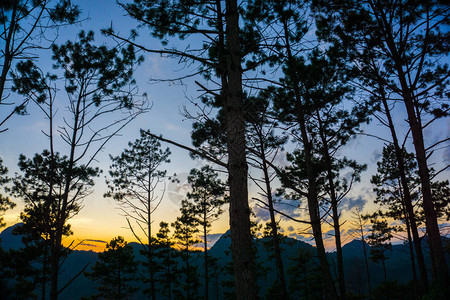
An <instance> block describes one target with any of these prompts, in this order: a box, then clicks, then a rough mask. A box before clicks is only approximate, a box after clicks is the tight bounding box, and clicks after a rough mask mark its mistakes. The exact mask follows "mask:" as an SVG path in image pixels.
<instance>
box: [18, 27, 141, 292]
mask: <svg viewBox="0 0 450 300" xmlns="http://www.w3.org/2000/svg"><path fill="white" fill-rule="evenodd" d="M78 39H79V40H78V41H77V42H70V41H69V42H67V43H66V44H64V45H61V46H58V45H53V46H52V50H53V60H54V61H55V65H54V68H55V69H56V70H59V71H61V72H62V73H63V76H64V79H65V80H64V89H65V92H66V94H67V100H68V103H67V111H66V113H67V115H65V116H64V118H63V121H64V123H63V124H60V126H59V127H58V133H59V137H60V138H61V140H62V141H63V142H65V143H66V145H67V146H68V150H67V152H65V153H67V166H66V167H65V168H64V174H62V175H61V176H63V177H64V186H63V190H62V191H61V199H60V203H59V204H58V205H59V210H58V214H57V215H56V216H57V219H56V220H55V240H54V242H53V243H52V245H51V256H50V264H51V270H52V275H51V289H50V298H51V299H52V300H55V299H57V297H58V294H59V293H60V292H61V290H60V289H59V288H58V275H59V269H60V267H61V266H60V257H61V254H62V253H63V252H64V249H63V247H62V244H61V242H62V236H63V232H64V227H65V225H66V222H67V220H68V218H69V217H70V212H71V210H70V208H71V207H72V206H74V205H78V203H79V202H77V200H78V198H77V196H78V193H77V191H76V190H75V191H74V189H73V187H76V186H77V184H78V183H79V182H80V178H79V177H77V171H76V168H77V164H78V165H80V164H81V162H84V164H83V166H85V167H86V168H88V167H90V165H92V164H93V163H94V162H95V158H96V156H97V154H98V153H99V152H100V151H101V150H102V149H103V147H104V145H105V144H106V143H107V142H108V141H109V140H110V139H111V138H112V137H113V136H115V135H116V134H117V133H118V132H119V131H120V130H121V129H122V128H123V127H124V126H126V125H127V124H128V123H129V122H131V121H132V120H133V119H134V118H136V117H137V116H138V115H139V114H140V113H142V112H144V111H146V109H147V107H146V105H145V104H146V103H145V102H141V101H140V100H138V99H137V98H136V93H137V91H136V89H135V86H134V80H133V79H132V74H133V67H134V65H135V63H136V61H138V59H137V58H136V56H135V54H134V49H133V48H132V47H131V46H130V47H129V48H127V49H122V51H121V52H120V53H119V50H117V49H108V48H107V47H106V46H99V47H97V46H94V45H93V42H94V34H93V33H92V32H88V33H86V32H84V31H82V32H81V33H80V34H79V35H78ZM57 79H58V76H56V75H50V74H47V75H44V74H43V72H42V71H41V70H40V69H39V68H38V67H37V66H36V65H35V64H34V63H33V62H32V61H30V60H28V61H25V62H21V63H19V64H18V72H17V73H16V74H14V76H13V80H14V91H16V92H18V93H19V94H22V95H24V96H25V97H28V98H30V99H36V102H39V103H40V108H41V109H42V111H43V112H44V114H45V116H46V117H47V118H48V120H49V130H48V131H47V132H45V134H46V136H47V137H49V140H50V149H49V152H50V162H51V163H50V172H52V173H53V174H54V175H53V176H55V177H57V176H58V175H57V172H59V170H58V169H57V168H56V167H55V166H54V163H53V161H54V160H55V157H56V153H55V150H54V140H55V138H56V133H55V132H54V115H55V111H56V110H57V108H56V107H55V101H54V100H55V92H56V90H55V89H54V88H52V87H51V86H52V85H53V83H55V81H57ZM37 100H39V101H37ZM63 103H64V102H63ZM120 112H122V113H123V114H120ZM53 176H50V180H51V179H52V177H53ZM52 185H53V184H52V183H51V184H50V186H52ZM49 192H51V193H53V190H52V189H50V190H49ZM48 197H53V196H52V195H49V196H48Z"/></svg>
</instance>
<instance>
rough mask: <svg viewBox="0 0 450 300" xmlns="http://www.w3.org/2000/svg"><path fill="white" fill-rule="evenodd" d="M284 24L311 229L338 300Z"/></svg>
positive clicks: (329, 296)
mask: <svg viewBox="0 0 450 300" xmlns="http://www.w3.org/2000/svg"><path fill="white" fill-rule="evenodd" d="M283 21H284V22H283V23H284V24H283V25H284V31H285V42H286V45H285V46H286V52H287V56H288V63H289V66H288V69H289V72H290V73H291V74H290V76H291V79H292V87H291V88H292V89H293V91H294V95H295V100H296V111H297V118H298V124H299V127H300V131H301V138H302V142H303V151H304V155H305V165H306V172H307V176H308V197H307V198H308V199H307V200H308V210H309V217H310V221H311V227H312V231H313V236H314V240H315V242H316V250H317V256H318V258H319V262H320V268H321V271H322V276H323V278H322V279H323V281H324V284H325V294H326V295H327V299H329V300H335V299H338V295H337V293H336V287H335V286H334V282H333V277H332V276H331V273H330V267H329V264H328V260H327V256H326V253H325V246H324V244H323V238H322V226H321V218H320V213H319V202H318V192H317V185H316V173H315V172H314V170H313V165H312V145H311V143H310V141H309V137H308V133H307V129H306V123H305V122H306V121H305V117H304V113H303V108H302V107H301V103H302V98H301V96H300V90H299V80H298V79H297V75H296V73H295V72H296V71H295V70H293V67H294V66H295V61H294V57H293V55H292V52H291V48H290V42H289V38H288V36H289V32H288V28H287V23H286V21H285V20H283Z"/></svg>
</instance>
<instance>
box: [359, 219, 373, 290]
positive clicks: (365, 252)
mask: <svg viewBox="0 0 450 300" xmlns="http://www.w3.org/2000/svg"><path fill="white" fill-rule="evenodd" d="M360 218H361V216H360ZM360 225H361V226H360V228H359V229H360V232H361V242H362V245H363V252H364V261H365V263H366V274H367V288H368V289H369V299H372V288H371V286H370V272H369V260H368V259H367V250H366V241H365V240H364V231H363V230H364V229H363V226H362V224H360Z"/></svg>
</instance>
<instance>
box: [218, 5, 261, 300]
mask: <svg viewBox="0 0 450 300" xmlns="http://www.w3.org/2000/svg"><path fill="white" fill-rule="evenodd" d="M226 24H227V26H226V36H227V39H226V43H227V47H226V48H227V75H228V88H227V94H226V103H225V113H226V123H227V148H228V176H229V177H228V184H229V187H230V231H231V250H232V256H233V266H234V275H235V276H234V280H235V286H236V295H237V298H238V299H243V300H254V299H257V295H258V293H257V287H256V276H255V264H254V254H253V249H252V236H251V233H250V209H249V206H248V190H247V169H248V166H247V161H246V154H245V145H246V144H245V124H244V113H243V96H244V94H243V91H242V68H241V53H240V42H239V13H238V8H237V0H227V1H226Z"/></svg>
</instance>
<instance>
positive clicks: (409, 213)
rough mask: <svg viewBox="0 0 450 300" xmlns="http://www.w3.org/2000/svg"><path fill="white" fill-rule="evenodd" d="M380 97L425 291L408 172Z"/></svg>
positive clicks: (421, 257)
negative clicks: (407, 177)
mask: <svg viewBox="0 0 450 300" xmlns="http://www.w3.org/2000/svg"><path fill="white" fill-rule="evenodd" d="M380 96H381V100H382V102H383V107H384V110H385V114H386V117H387V120H388V125H389V129H390V131H391V135H392V143H393V145H394V149H395V156H396V159H397V164H398V170H399V174H400V183H401V186H402V188H403V202H404V205H405V209H406V216H407V218H408V221H409V225H410V226H411V233H412V236H413V242H414V248H415V250H416V256H417V264H418V266H419V272H420V278H421V281H422V285H423V287H424V290H425V291H426V290H428V275H427V269H426V266H425V259H424V257H423V252H422V244H421V239H420V237H419V231H418V229H417V223H416V219H415V217H414V208H413V205H412V197H411V191H410V189H409V185H408V181H407V179H406V171H405V161H404V158H403V152H402V150H401V148H400V145H399V143H398V138H397V133H396V131H395V127H394V122H393V121H392V116H391V113H390V110H389V107H388V104H387V100H386V97H385V96H384V91H383V90H382V89H380Z"/></svg>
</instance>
